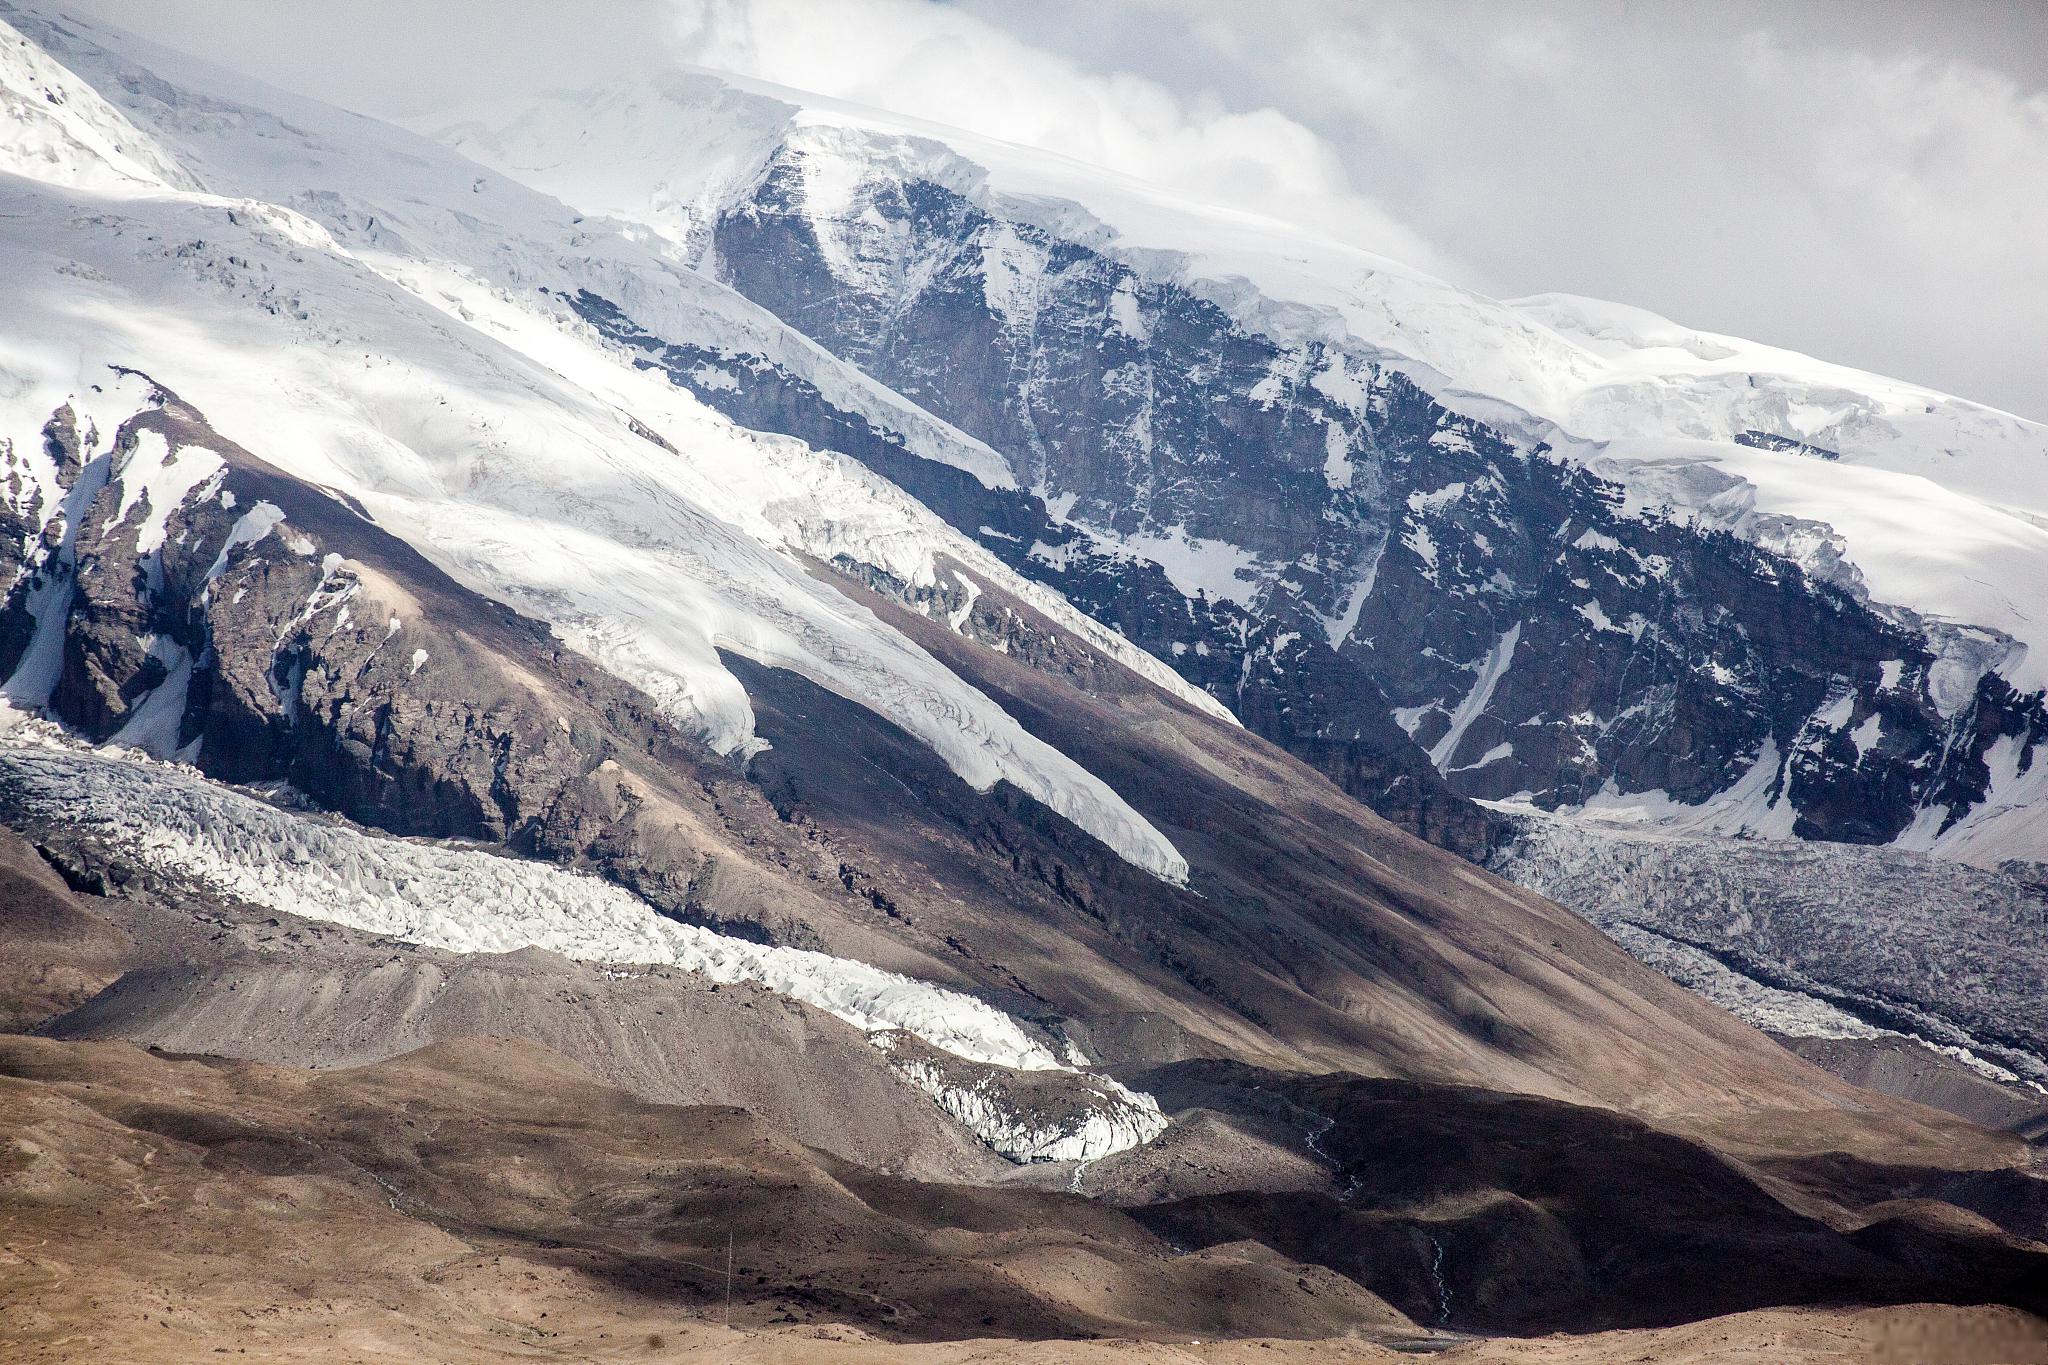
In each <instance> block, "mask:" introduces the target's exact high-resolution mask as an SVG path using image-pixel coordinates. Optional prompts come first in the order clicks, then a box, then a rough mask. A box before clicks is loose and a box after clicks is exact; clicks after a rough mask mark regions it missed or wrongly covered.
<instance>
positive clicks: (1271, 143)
mask: <svg viewBox="0 0 2048 1365" xmlns="http://www.w3.org/2000/svg"><path fill="white" fill-rule="evenodd" d="M41 3H44V4H47V5H49V6H50V7H52V8H57V7H63V8H70V9H72V10H75V11H79V12H83V13H87V14H91V15H93V16H95V17H100V18H105V19H108V20H112V21H114V22H116V23H120V24H122V25H123V26H125V27H127V28H130V29H132V30H135V31H138V32H142V33H144V34H147V35H149V36H151V37H155V38H157V39H159V40H160V41H163V42H166V43H169V44H171V45H173V46H177V47H183V48H186V49H188V50H194V51H201V52H204V53H205V54H207V55H209V56H212V57H214V58H216V59H218V60H220V61H223V62H225V63H227V64H229V65H234V66H239V67H243V68H245V69H248V70H250V71H252V72H254V73H255V74H257V75H261V76H264V77H266V78H267V79H269V80H272V81H273V82H275V83H278V84H283V85H287V86H290V87H292V88H294V89H297V90H301V91H304V92H306V93H309V94H313V95H317V96H321V97H323V98H327V99H331V100H334V101H336V102H337V103H342V104H347V105H350V106H352V107H356V108H359V109H361V110H363V111H364V112H366V113H372V114H386V115H392V116H408V115H420V114H424V113H427V112H429V111H432V110H435V109H439V108H443V107H450V106H456V107H459V106H462V105H465V104H472V103H474V102H476V101H478V100H479V99H486V98H488V99H492V100H498V99H506V98H516V96H517V93H518V92H519V91H520V90H521V89H524V88H531V87H533V86H535V85H539V86H577V85H590V84H596V83H601V82H605V81H612V80H620V79H627V78H630V77H632V76H634V75H637V74H641V73H644V72H647V71H650V70H652V69H654V68H656V67H658V66H660V65H662V64H664V63H673V62H690V63H697V64H703V65H709V66H715V67H721V68H725V69H731V70H739V71H743V72H745V73H747V74H750V75H755V76H759V77H762V78H765V79H768V80H773V81H777V82H779V83H783V84H788V85H793V86H797V87H800V88H806V89H813V90H818V91H821V92H822V93H826V94H831V95H834V96H837V97H841V98H846V99H853V100H857V101H861V102H864V103H869V104H876V105H881V106H883V107H888V108H893V109H897V110H899V111H901V112H905V113H910V114H915V115H918V116H921V117H925V118H930V119H934V120H939V121H944V122H951V123H960V124H966V125H968V126H971V127H973V128H975V129H977V130H978V131H982V132H985V133H989V134H992V135H995V136H1000V137H1005V138H1009V139H1011V140H1013V141H1019V142H1026V143H1033V144H1037V145H1043V146H1047V147H1050V148H1052V149H1054V150H1057V151H1061V152H1065V153H1067V154H1069V155H1073V156H1077V157H1081V158H1083V159H1087V160H1092V161H1098V162H1102V163H1104V164H1107V165H1110V166H1113V167H1115V168H1117V169H1120V170H1124V171H1127V172H1130V173H1134V174H1140V175H1144V176H1148V177H1151V178H1155V179H1160V180H1164V181H1167V182H1170V183H1172V184H1174V185H1177V186H1179V187H1182V188H1186V189H1189V190H1192V191H1195V192H1198V193H1201V194H1203V195H1207V196H1210V197H1213V198H1219V199H1224V200H1236V201H1237V202H1241V203H1246V204H1249V205H1252V206H1256V207H1259V208H1261V209H1262V210H1265V211H1268V212H1279V213H1282V214H1284V215H1285V216H1288V217H1293V218H1299V219H1303V220H1306V221H1310V222H1313V223H1315V224H1316V225H1317V226H1319V227H1321V228H1323V229H1324V230H1327V231H1332V232H1336V233H1338V234H1340V235H1343V236H1345V237H1346V238H1348V239H1350V240H1353V241H1356V242H1357V243H1359V244H1360V245H1363V246H1367V247H1370V248H1372V249H1375V250H1378V251H1381V252H1383V253H1385V254H1387V255H1390V256H1395V257H1398V258H1401V259H1405V260H1408V261H1410V262H1411V263H1413V264H1416V265H1420V266H1424V267H1426V268H1429V269H1433V270H1435V271H1437V272H1439V273H1442V274H1445V275H1447V276H1449V277H1450V278H1452V279H1454V280H1457V281H1458V282H1460V283H1463V284H1467V285H1470V286H1472V287H1474V288H1477V289H1480V290H1482V291H1485V292H1487V293H1492V294H1498V295H1515V294H1521V293H1532V292H1536V291H1539V290H1544V289H1561V290H1568V291H1572V292H1576V293H1583V294H1592V295H1597V296H1600V297H1606V298H1614V299H1620V300H1624V301H1626V302H1630V303H1635V304H1640V305H1642V306H1644V307H1647V308H1651V309H1655V310H1656V311H1658V312H1662V313H1666V314H1668V315H1670V316H1672V317H1674V318H1677V319H1679V320H1680V321H1683V322H1685V323H1688V324H1690V325H1692V326H1696V327H1701V328H1707V329H1711V330H1715V331H1725V332H1734V333H1738V334H1741V335H1745V336H1750V337H1754V338H1756V339H1758V340H1762V341H1769V342H1775V343H1777V344H1780V345H1785V346H1791V347H1794V348H1797V349H1800V350H1806V351H1811V352H1814V353H1815V354H1818V355H1822V356H1825V357H1827V358H1829V359H1833V360H1839V361H1843V362H1845V363H1849V364H1854V365H1861V366H1864V367H1866V368H1869V369H1874V370H1878V371H1881V372H1885V373H1891V374H1896V375H1899V376H1901V377H1903V378H1909V379H1913V380H1916V381H1919V382H1922V383H1926V384H1931V385H1934V386H1936V387H1939V388H1944V389H1948V390H1951V391H1953V392H1955V393H1959V394H1962V395H1964V396H1966V397H1971V398H1976V399H1979V400H1981V401H1984V402H1988V403H1993V404H1996V405H1999V406H2001V407H2006V408H2010V409H2012V410H2014V411H2016V412H2019V413H2022V414H2024V415H2027V416H2030V417H2035V418H2039V419H2044V420H2048V4H2042V3H2038V2H2037V0H1925V2H1924V3H1914V4H1886V3H1882V0H1774V2H1773V3H1761V2H1754V3H1753V2H1752V0H1715V2H1714V3H1711V4H1699V5H1682V4H1679V3H1667V2H1666V0H1575V2H1569V3H1550V4H1543V5H1534V4H1521V3H1513V2H1512V0H1486V2H1485V3H1480V2H1478V0H1265V3H1245V2H1243V0H1028V2H1027V0H951V3H934V2H933V0H578V2H577V3H571V2H570V0H560V2H559V3H557V2H555V0H350V3H345V4H337V3H334V0H41Z"/></svg>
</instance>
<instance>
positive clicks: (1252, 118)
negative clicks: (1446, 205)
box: [676, 0, 1447, 270]
mask: <svg viewBox="0 0 2048 1365" xmlns="http://www.w3.org/2000/svg"><path fill="white" fill-rule="evenodd" d="M676 13H677V33H678V37H679V40H680V45H681V53H682V56H683V58H684V60H686V61H688V62H690V63H691V64H693V65H698V66H703V67H707V68H709V69H712V70H718V71H730V72H735V73H738V74H741V75H746V76H751V77H755V78H757V79H760V80H765V81H770V82H773V83H775V84H778V85H786V86H790V87H793V88H795V89H799V90H805V91H810V92H812V93H814V94H819V95H825V96H829V97H831V98H834V99H840V100H846V101H849V102H852V103H856V104H864V105H870V106H873V107H875V108H880V109H886V110H889V111H892V112H894V113H898V114H903V115H907V116H910V117H913V118H917V119H922V120H927V121H930V122H934V123H941V124H949V125H952V126H955V127H960V128H965V129H967V130H969V131H972V132H975V133H979V134H981V135H983V136H986V137H992V138H997V139H1000V140H1002V141H1005V142H1011V143H1017V144H1020V145H1023V146H1029V147H1036V148H1041V149H1043V150H1046V151H1051V152H1056V153H1058V154H1060V155H1063V156H1066V157H1070V158H1073V159H1074V160H1077V161H1082V162H1086V163H1089V164H1091V165H1096V166H1102V167H1106V168H1108V169H1110V170H1112V171H1116V172H1118V173H1120V174H1123V175H1128V176H1132V177H1135V178H1137V179H1141V180H1145V181H1148V182H1150V183H1153V184H1157V185H1161V186H1164V187H1166V188H1169V189H1172V190H1176V191H1180V192H1183V193H1186V194H1190V195H1193V196H1196V197H1199V198H1201V199H1204V200H1207V201H1210V202H1214V203H1219V204H1224V205H1228V206H1231V207H1236V208H1241V209H1245V210H1248V211H1253V212H1257V213H1261V214H1265V215H1267V216H1271V217H1279V218H1283V219H1287V220H1289V221H1292V222H1295V223H1297V224H1299V225H1301V226H1303V227H1306V228H1309V229H1311V230H1313V231H1317V232H1322V233H1327V234H1329V235H1332V236H1335V237H1337V238H1339V239H1340V240H1344V241H1348V242H1351V243H1354V244H1355V245H1358V246H1361V247H1365V248H1367V249H1369V250H1372V251H1376V252H1379V253H1380V254H1383V255H1386V256H1390V257H1393V258H1395V259H1397V260H1402V261H1405V262H1407V263H1408V264H1410V265H1414V266H1416V267H1418V268H1421V269H1426V270H1444V269H1446V268H1447V267H1446V264H1445V262H1444V261H1443V260H1442V258H1441V257H1440V255H1439V253H1438V252H1437V251H1436V250H1435V248H1434V247H1433V246H1431V245H1430V244H1429V243H1428V242H1427V241H1426V240H1425V239H1423V238H1421V237H1419V236H1417V235H1416V234H1415V233H1413V232H1411V231H1409V230H1408V229H1407V228H1406V227H1404V226H1402V225H1400V224H1399V223H1397V222H1396V221H1395V220H1394V219H1392V218H1391V217H1389V216H1388V215H1387V213H1386V212H1385V211H1384V210H1383V209H1382V208H1381V207H1380V206H1379V205H1377V204H1376V203H1374V202H1373V201H1371V200H1370V199H1368V198H1367V197H1365V196H1364V195H1361V194H1359V193H1358V192H1357V191H1356V190H1354V189H1353V187H1352V185H1351V183H1350V179H1349V176H1348V173H1347V172H1346V169H1345V167H1344V164H1343V161H1342V159H1341V158H1340V157H1339V156H1338V155H1337V153H1336V151H1335V150H1334V149H1333V148H1332V146H1331V145H1330V144H1329V143H1328V142H1327V141H1326V140H1325V139H1324V138H1322V137H1321V136H1320V135H1318V134H1317V133H1316V132H1314V131H1313V130H1311V129H1310V128H1308V127H1306V126H1304V125H1303V124H1302V123H1300V122H1298V121H1297V120H1295V119H1293V118H1290V117H1288V116H1287V115H1285V114H1282V113H1280V112H1278V111H1277V110H1275V109H1272V108H1257V107H1254V108H1248V109H1241V110H1233V109H1229V108H1226V107H1225V106H1224V105H1223V104H1222V103H1221V102H1220V101H1218V100H1217V99H1216V98H1215V97H1214V96H1213V95H1212V94H1209V93H1207V92H1198V93H1196V94H1195V95H1193V96H1192V97H1183V96H1182V95H1180V94H1176V93H1175V92H1174V91H1172V90H1169V89H1168V88H1167V87H1166V86H1165V85H1163V84H1161V83H1160V82H1158V81H1155V80H1152V79H1149V78H1146V77H1143V76H1138V75H1134V74H1131V73H1129V72H1126V71H1115V70H1111V71H1105V72H1089V71H1084V70H1082V69H1081V67H1080V66H1079V65H1078V64H1076V63H1075V62H1074V61H1073V60H1071V59H1070V58H1068V57H1065V56H1062V55H1059V54H1056V53H1053V52H1050V51H1047V50H1045V49H1043V48H1040V47H1037V46H1034V45H1032V44H1031V43H1029V42H1026V41H1025V40H1023V39H1022V38H1019V37H1018V36H1016V35H1014V34H1012V33H1010V32H1008V31H1006V30H1004V29H1003V28H1001V27H999V26H997V25H995V24H993V23H991V22H989V21H987V20H985V19H983V18H981V17H979V16H977V15H974V14H970V13H967V12H965V11H963V10H960V9H956V8H953V7H950V6H944V5H935V4H929V3H922V2H921V0H824V2H822V3H821V2H820V0H678V3H677V4H676Z"/></svg>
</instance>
